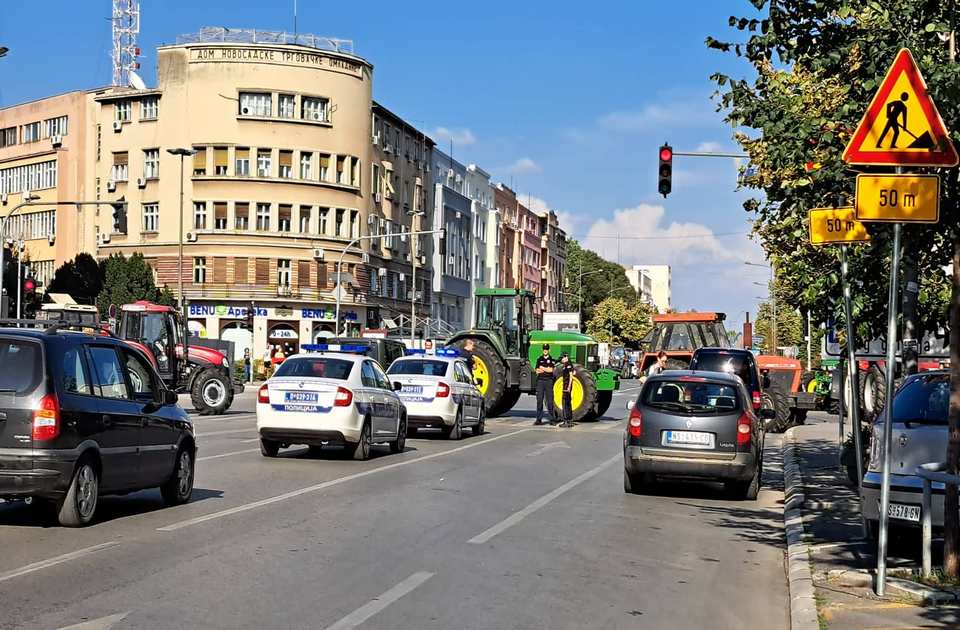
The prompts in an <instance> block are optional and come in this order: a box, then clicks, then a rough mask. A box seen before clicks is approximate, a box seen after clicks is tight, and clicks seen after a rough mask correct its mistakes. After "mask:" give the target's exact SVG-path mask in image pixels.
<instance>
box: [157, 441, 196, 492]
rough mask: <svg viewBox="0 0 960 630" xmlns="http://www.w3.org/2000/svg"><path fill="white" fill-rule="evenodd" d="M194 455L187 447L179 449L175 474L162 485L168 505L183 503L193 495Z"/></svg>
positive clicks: (174, 467)
mask: <svg viewBox="0 0 960 630" xmlns="http://www.w3.org/2000/svg"><path fill="white" fill-rule="evenodd" d="M193 479H194V457H193V452H192V451H191V450H190V449H187V448H181V449H180V450H179V451H177V459H176V461H175V462H174V464H173V474H172V475H171V476H170V479H168V480H167V483H165V484H163V485H162V486H160V495H161V496H162V497H163V500H164V502H165V503H166V504H167V505H183V504H184V503H188V502H189V501H190V497H192V496H193Z"/></svg>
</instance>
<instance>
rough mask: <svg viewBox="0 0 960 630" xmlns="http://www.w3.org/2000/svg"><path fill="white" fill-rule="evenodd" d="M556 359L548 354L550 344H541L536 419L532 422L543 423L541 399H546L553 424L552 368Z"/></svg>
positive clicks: (538, 361) (554, 416)
mask: <svg viewBox="0 0 960 630" xmlns="http://www.w3.org/2000/svg"><path fill="white" fill-rule="evenodd" d="M555 365H556V361H554V360H553V357H551V356H550V346H549V345H548V344H543V354H542V355H541V356H539V357H537V365H536V370H535V371H536V373H537V421H536V422H534V423H533V424H535V425H538V424H543V400H544V398H546V400H547V410H548V411H549V412H550V424H555V423H556V420H557V414H556V412H554V410H553V368H554V366H555Z"/></svg>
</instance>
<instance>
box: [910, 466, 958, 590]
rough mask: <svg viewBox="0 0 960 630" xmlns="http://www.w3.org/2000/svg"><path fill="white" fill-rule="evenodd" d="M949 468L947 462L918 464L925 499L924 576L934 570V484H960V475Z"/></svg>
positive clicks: (922, 523)
mask: <svg viewBox="0 0 960 630" xmlns="http://www.w3.org/2000/svg"><path fill="white" fill-rule="evenodd" d="M946 469H947V464H946V462H931V463H929V464H921V465H919V466H917V476H918V477H920V478H921V479H922V480H923V499H922V503H921V504H920V530H921V536H920V540H921V545H922V546H923V549H922V551H923V560H922V563H923V564H922V570H923V576H924V577H928V576H929V575H930V573H931V571H932V570H933V567H932V566H931V565H932V563H933V560H932V557H931V554H932V551H931V549H930V547H931V546H932V545H933V523H932V519H933V517H932V515H931V513H930V512H931V510H932V505H933V484H934V482H936V483H942V484H944V485H947V484H953V485H960V475H951V474H949V473H945V472H943V471H945V470H946Z"/></svg>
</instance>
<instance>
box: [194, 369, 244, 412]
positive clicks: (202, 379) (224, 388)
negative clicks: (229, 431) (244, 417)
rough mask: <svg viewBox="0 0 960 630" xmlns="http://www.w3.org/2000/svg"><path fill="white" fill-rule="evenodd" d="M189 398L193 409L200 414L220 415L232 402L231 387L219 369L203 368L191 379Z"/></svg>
mask: <svg viewBox="0 0 960 630" xmlns="http://www.w3.org/2000/svg"><path fill="white" fill-rule="evenodd" d="M190 399H191V401H192V402H193V407H194V409H196V410H197V411H198V412H199V413H200V415H202V416H220V415H223V413H224V412H225V411H226V410H227V409H229V407H230V403H232V402H233V388H232V387H231V386H230V382H229V381H227V379H226V378H225V377H224V376H223V374H221V373H220V370H218V369H216V368H213V367H208V368H204V369H203V370H201V371H200V373H199V374H197V376H196V378H194V379H193V387H191V388H190Z"/></svg>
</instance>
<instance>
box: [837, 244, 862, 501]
mask: <svg viewBox="0 0 960 630" xmlns="http://www.w3.org/2000/svg"><path fill="white" fill-rule="evenodd" d="M847 274H848V268H847V246H846V245H841V246H840V281H841V283H842V285H843V320H844V323H845V325H846V329H847V383H849V385H850V392H851V394H852V393H853V392H858V391H860V390H859V388H858V383H857V376H858V374H857V359H856V349H857V344H856V336H854V332H853V305H852V301H851V297H850V281H849V279H848V275H847ZM840 382H841V383H843V382H844V381H843V379H841V381H840ZM840 398H841V402H840V408H841V409H842V408H843V405H844V404H845V403H846V388H845V387H841V390H840ZM850 401H851V402H852V403H853V404H852V405H851V406H850V426H851V427H852V430H853V450H854V452H855V454H856V460H857V495H858V496H862V494H863V445H862V443H861V442H862V437H863V436H862V435H861V430H860V405H859V404H858V403H857V399H856V397H854V396H853V395H851V396H850ZM861 520H862V519H861Z"/></svg>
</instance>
